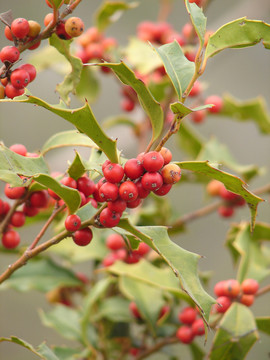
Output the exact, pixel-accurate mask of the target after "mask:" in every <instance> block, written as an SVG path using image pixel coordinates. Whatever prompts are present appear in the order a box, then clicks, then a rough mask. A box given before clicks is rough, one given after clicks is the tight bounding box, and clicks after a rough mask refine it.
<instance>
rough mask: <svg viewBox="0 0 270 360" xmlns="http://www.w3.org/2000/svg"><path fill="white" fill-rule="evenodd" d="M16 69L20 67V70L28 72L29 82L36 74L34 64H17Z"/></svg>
mask: <svg viewBox="0 0 270 360" xmlns="http://www.w3.org/2000/svg"><path fill="white" fill-rule="evenodd" d="M18 69H22V70H25V71H27V72H28V74H29V76H30V82H32V81H33V80H35V78H36V75H37V71H36V68H35V67H34V65H31V64H23V65H21V66H19V67H18Z"/></svg>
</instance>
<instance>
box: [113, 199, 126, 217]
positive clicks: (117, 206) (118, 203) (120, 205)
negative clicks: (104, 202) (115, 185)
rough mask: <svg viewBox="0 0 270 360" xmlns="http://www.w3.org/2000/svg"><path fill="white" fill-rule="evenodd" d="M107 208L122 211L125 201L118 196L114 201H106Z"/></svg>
mask: <svg viewBox="0 0 270 360" xmlns="http://www.w3.org/2000/svg"><path fill="white" fill-rule="evenodd" d="M108 208H109V209H110V210H111V211H114V212H118V213H122V212H123V211H125V210H126V208H127V203H126V201H125V200H122V199H120V198H118V199H116V200H115V201H109V202H108Z"/></svg>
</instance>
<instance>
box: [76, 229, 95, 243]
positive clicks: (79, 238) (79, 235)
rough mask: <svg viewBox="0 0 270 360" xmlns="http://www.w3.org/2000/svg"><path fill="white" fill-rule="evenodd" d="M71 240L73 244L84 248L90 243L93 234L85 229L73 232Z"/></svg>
mask: <svg viewBox="0 0 270 360" xmlns="http://www.w3.org/2000/svg"><path fill="white" fill-rule="evenodd" d="M72 238H73V241H74V242H75V244H77V245H79V246H86V245H88V244H89V243H90V242H91V240H92V238H93V233H92V230H91V229H89V228H88V227H87V228H84V229H80V230H77V231H75V232H74V233H73V235H72Z"/></svg>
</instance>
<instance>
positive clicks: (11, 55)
mask: <svg viewBox="0 0 270 360" xmlns="http://www.w3.org/2000/svg"><path fill="white" fill-rule="evenodd" d="M19 57H20V52H19V50H18V49H17V48H16V47H15V46H5V47H3V48H2V50H1V51H0V60H1V61H2V62H5V61H8V62H10V63H12V64H13V63H15V62H16V61H17V60H19Z"/></svg>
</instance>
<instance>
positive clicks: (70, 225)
mask: <svg viewBox="0 0 270 360" xmlns="http://www.w3.org/2000/svg"><path fill="white" fill-rule="evenodd" d="M80 226H81V219H80V217H79V216H78V215H76V214H72V215H68V216H67V218H66V220H65V227H66V229H67V231H72V232H73V231H76V230H79V228H80Z"/></svg>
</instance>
